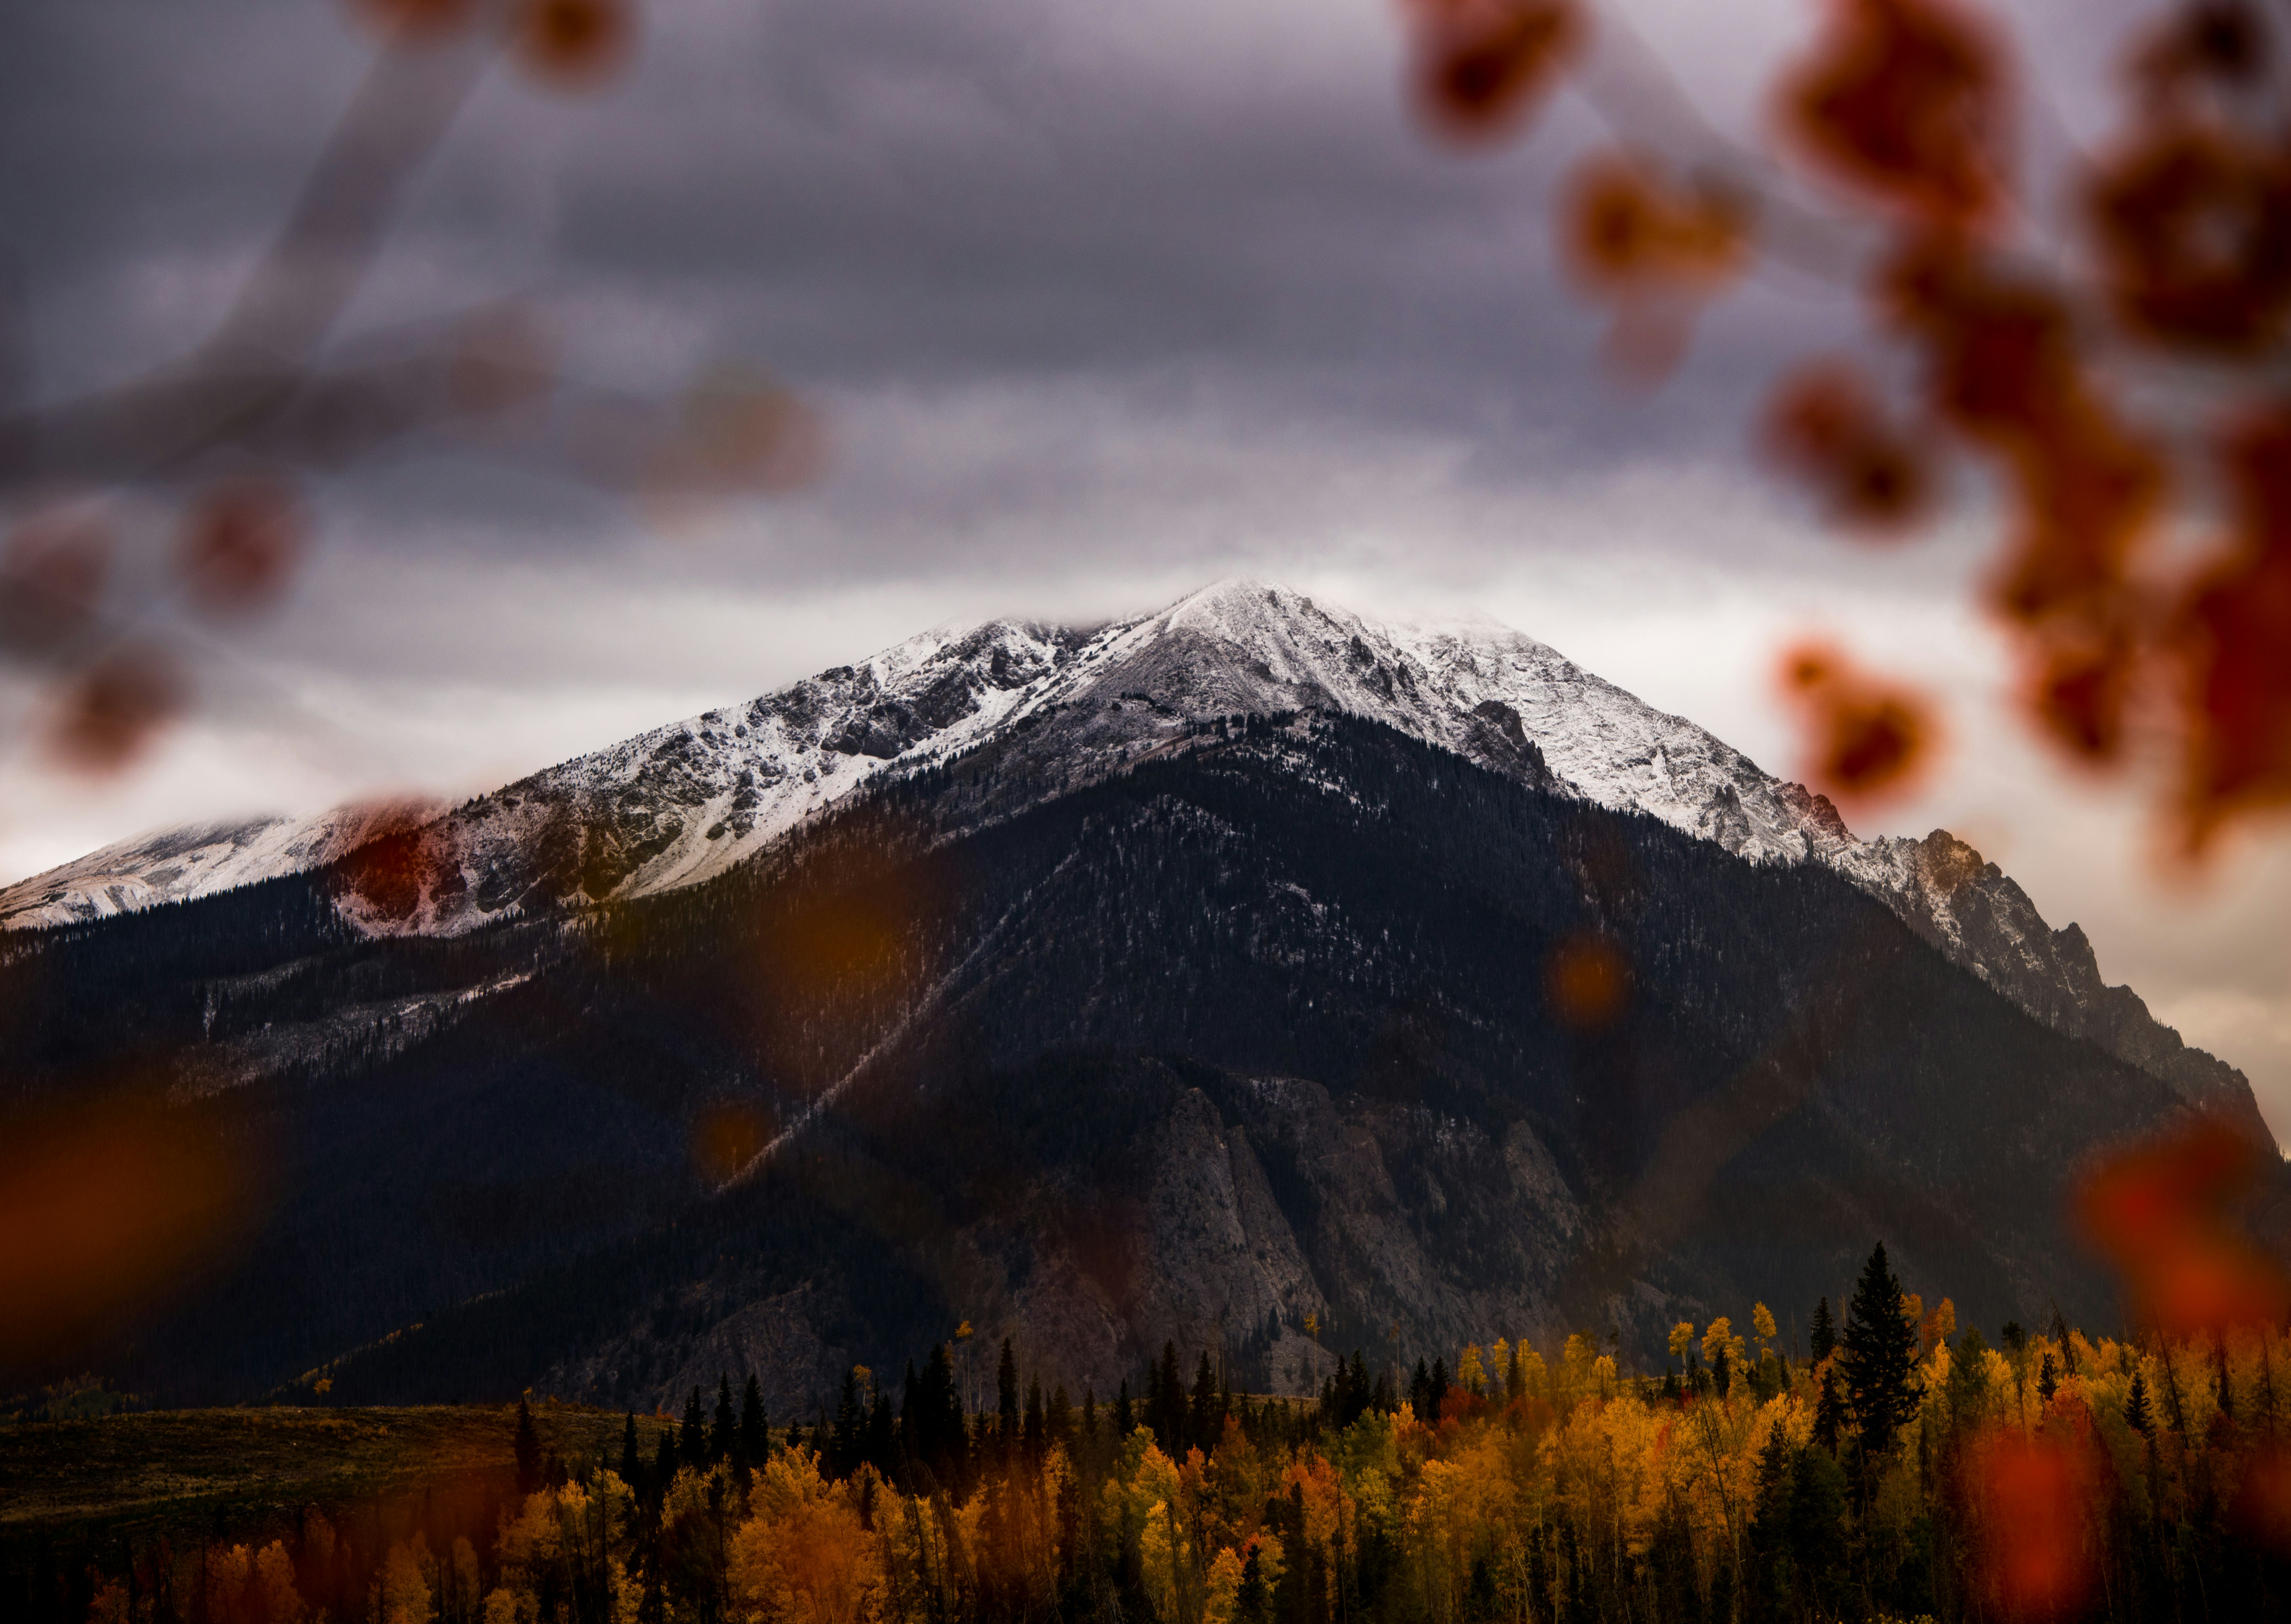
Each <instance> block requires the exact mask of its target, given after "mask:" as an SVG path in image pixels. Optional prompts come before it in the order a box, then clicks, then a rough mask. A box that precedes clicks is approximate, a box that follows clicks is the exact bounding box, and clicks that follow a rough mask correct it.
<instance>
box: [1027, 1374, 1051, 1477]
mask: <svg viewBox="0 0 2291 1624" xmlns="http://www.w3.org/2000/svg"><path fill="white" fill-rule="evenodd" d="M1044 1427H1045V1423H1044V1421H1043V1420H1042V1384H1041V1382H1040V1381H1039V1380H1029V1381H1028V1382H1027V1383H1026V1423H1025V1440H1026V1466H1027V1468H1028V1469H1029V1470H1033V1469H1035V1468H1039V1467H1041V1464H1042V1456H1043V1453H1044V1452H1045V1451H1046V1449H1047V1442H1046V1440H1045V1438H1044V1437H1043V1431H1044Z"/></svg>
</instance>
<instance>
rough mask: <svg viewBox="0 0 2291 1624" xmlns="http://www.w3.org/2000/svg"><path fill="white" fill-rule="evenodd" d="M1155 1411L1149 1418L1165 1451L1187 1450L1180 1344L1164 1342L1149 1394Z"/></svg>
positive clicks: (1177, 1452)
mask: <svg viewBox="0 0 2291 1624" xmlns="http://www.w3.org/2000/svg"><path fill="white" fill-rule="evenodd" d="M1146 1402H1147V1404H1150V1405H1151V1406H1152V1409H1153V1413H1152V1414H1151V1415H1149V1416H1147V1417H1146V1418H1145V1420H1146V1425H1148V1426H1149V1427H1151V1428H1154V1437H1155V1438H1157V1439H1159V1440H1160V1441H1161V1444H1162V1450H1163V1452H1165V1453H1168V1454H1171V1455H1182V1454H1184V1453H1185V1452H1186V1438H1185V1432H1186V1380H1185V1378H1184V1377H1182V1376H1180V1375H1178V1345H1177V1343H1176V1342H1174V1341H1169V1342H1164V1343H1162V1363H1161V1365H1160V1367H1159V1368H1158V1369H1157V1370H1155V1371H1154V1387H1153V1390H1152V1391H1151V1392H1149V1393H1148V1394H1147V1395H1146Z"/></svg>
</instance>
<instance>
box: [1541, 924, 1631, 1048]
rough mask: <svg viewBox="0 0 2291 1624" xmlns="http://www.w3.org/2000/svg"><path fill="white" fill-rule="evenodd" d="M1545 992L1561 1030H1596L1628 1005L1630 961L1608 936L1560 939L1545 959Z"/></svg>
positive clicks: (1580, 935)
mask: <svg viewBox="0 0 2291 1624" xmlns="http://www.w3.org/2000/svg"><path fill="white" fill-rule="evenodd" d="M1543 988H1544V997H1545V1000H1546V1001H1547V1004H1548V1005H1549V1007H1550V1010H1551V1012H1552V1014H1553V1015H1554V1016H1555V1018H1556V1019H1557V1020H1558V1021H1559V1023H1560V1024H1561V1025H1562V1026H1565V1027H1569V1028H1573V1029H1575V1030H1577V1031H1596V1030H1597V1029H1598V1028H1601V1027H1604V1026H1607V1025H1609V1024H1611V1023H1612V1021H1613V1020H1614V1019H1615V1017H1616V1016H1618V1015H1620V1014H1621V1013H1622V1012H1623V1009H1624V1006H1625V1005H1626V1004H1628V1003H1629V1002H1630V990H1631V971H1630V962H1629V961H1628V959H1626V958H1625V957H1624V956H1623V951H1622V948H1620V946H1618V945H1617V944H1616V943H1615V942H1614V941H1613V940H1612V939H1611V938H1609V937H1606V936H1604V935H1600V934H1598V933H1597V932H1588V931H1587V932H1579V933H1577V934H1575V935H1573V936H1570V937H1568V938H1566V939H1565V940H1563V941H1561V942H1560V943H1559V945H1558V946H1557V947H1555V948H1553V949H1552V950H1551V955H1550V956H1549V957H1548V958H1547V959H1546V960H1545V961H1544V966H1543Z"/></svg>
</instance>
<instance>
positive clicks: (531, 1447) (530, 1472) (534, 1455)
mask: <svg viewBox="0 0 2291 1624" xmlns="http://www.w3.org/2000/svg"><path fill="white" fill-rule="evenodd" d="M516 1449H517V1492H518V1493H519V1494H530V1493H532V1492H534V1491H535V1489H538V1488H539V1487H540V1486H541V1435H540V1434H539V1433H536V1432H535V1431H534V1429H533V1412H532V1410H531V1409H529V1408H528V1407H527V1404H526V1402H525V1400H523V1399H522V1398H520V1399H518V1401H517V1444H516Z"/></svg>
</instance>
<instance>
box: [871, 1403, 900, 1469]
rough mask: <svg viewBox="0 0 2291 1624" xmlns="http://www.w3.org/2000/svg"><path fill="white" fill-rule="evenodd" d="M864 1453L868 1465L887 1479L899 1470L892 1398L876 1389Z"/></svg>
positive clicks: (897, 1433) (896, 1428)
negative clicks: (892, 1414)
mask: <svg viewBox="0 0 2291 1624" xmlns="http://www.w3.org/2000/svg"><path fill="white" fill-rule="evenodd" d="M864 1455H865V1458H866V1460H867V1463H868V1464H869V1465H870V1466H872V1467H873V1468H875V1469H876V1470H877V1471H879V1472H880V1473H882V1474H883V1476H886V1477H888V1476H891V1475H892V1474H893V1472H894V1471H896V1469H897V1467H898V1464H899V1432H898V1423H897V1422H896V1420H893V1419H892V1416H891V1396H890V1395H889V1394H888V1393H886V1392H884V1391H883V1389H882V1388H876V1389H875V1403H874V1406H873V1408H872V1409H871V1410H870V1411H869V1412H867V1446H866V1449H865V1450H864Z"/></svg>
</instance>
